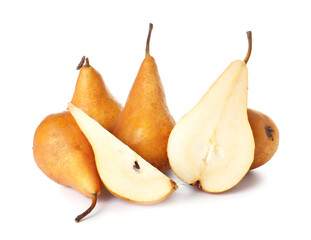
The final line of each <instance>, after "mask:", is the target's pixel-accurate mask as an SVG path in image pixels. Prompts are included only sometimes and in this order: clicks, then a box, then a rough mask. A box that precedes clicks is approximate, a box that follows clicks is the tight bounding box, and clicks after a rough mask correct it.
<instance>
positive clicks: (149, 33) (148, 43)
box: [145, 23, 153, 58]
mask: <svg viewBox="0 0 311 240" xmlns="http://www.w3.org/2000/svg"><path fill="white" fill-rule="evenodd" d="M152 29H153V24H152V23H149V32H148V37H147V44H146V56H145V57H146V58H147V57H150V51H149V45H150V37H151V32H152Z"/></svg>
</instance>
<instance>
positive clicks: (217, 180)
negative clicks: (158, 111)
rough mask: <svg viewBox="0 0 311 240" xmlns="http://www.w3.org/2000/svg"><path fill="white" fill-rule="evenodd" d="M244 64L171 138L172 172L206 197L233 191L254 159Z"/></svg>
mask: <svg viewBox="0 0 311 240" xmlns="http://www.w3.org/2000/svg"><path fill="white" fill-rule="evenodd" d="M248 55H249V54H248ZM248 57H249V56H248ZM246 62H247V61H241V60H237V61H235V62H233V63H231V64H230V65H229V67H228V68H227V69H226V70H225V71H224V73H223V74H222V75H221V76H220V77H219V78H218V79H217V80H216V82H215V83H214V84H213V85H212V86H211V88H210V89H209V90H208V92H207V93H206V94H205V95H204V96H203V97H202V99H201V100H200V101H199V103H197V105H196V106H195V107H194V108H193V109H192V110H191V111H190V112H188V113H187V114H186V115H185V116H184V117H182V118H181V119H180V121H179V122H178V123H177V124H176V126H175V127H174V129H173V130H172V132H171V135H170V137H169V141H168V157H169V163H170V165H171V168H172V170H173V171H174V173H175V174H176V175H177V176H178V177H179V178H180V179H181V180H183V181H184V182H186V183H189V184H195V185H198V186H199V187H200V188H202V189H203V190H205V191H207V192H215V193H217V192H223V191H226V190H228V189H230V188H232V187H233V186H235V185H236V184H237V183H238V182H239V181H240V180H241V179H242V178H243V177H244V176H245V174H246V173H247V172H248V171H249V169H250V166H251V165H252V162H253V160H254V149H255V143H254V137H253V133H252V129H251V127H250V124H249V122H248V117H247V88H248V70H247V67H246Z"/></svg>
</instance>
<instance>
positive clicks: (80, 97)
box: [33, 57, 122, 222]
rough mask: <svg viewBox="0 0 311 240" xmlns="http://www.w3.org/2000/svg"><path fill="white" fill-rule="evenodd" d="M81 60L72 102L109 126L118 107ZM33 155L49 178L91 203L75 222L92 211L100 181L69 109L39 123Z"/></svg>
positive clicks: (84, 141) (114, 117)
mask: <svg viewBox="0 0 311 240" xmlns="http://www.w3.org/2000/svg"><path fill="white" fill-rule="evenodd" d="M84 61H85V57H83V58H82V60H81V62H80V64H79V66H78V69H80V68H81V67H82V68H81V70H80V74H79V77H78V80H77V84H76V90H75V93H74V96H73V100H72V101H74V102H76V104H77V105H79V106H80V107H81V109H83V110H84V111H86V112H89V114H93V116H95V117H94V118H95V119H96V120H97V121H99V122H101V125H102V126H103V127H107V128H110V127H111V125H112V122H113V121H114V120H115V119H116V117H117V115H118V113H119V112H120V109H121V108H122V106H121V105H120V104H119V103H118V102H116V101H115V100H114V98H113V97H112V96H111V94H110V92H109V91H108V89H107V88H106V86H105V84H104V82H103V79H102V77H101V76H100V74H99V73H98V72H97V71H96V70H95V69H94V68H93V67H91V66H90V65H89V61H88V59H86V64H85V66H83V65H84ZM110 113H111V115H110ZM33 155H34V159H35V162H36V164H37V165H38V167H39V168H40V169H41V170H42V172H44V173H45V174H46V175H47V176H48V177H49V178H50V179H52V180H53V181H55V182H57V183H59V184H61V185H64V186H69V187H72V188H74V189H76V190H77V191H79V192H80V193H82V194H83V195H85V196H86V197H88V198H91V199H92V204H91V206H90V207H89V208H88V209H87V210H86V211H85V212H83V213H82V214H80V215H79V216H77V217H76V219H75V220H76V221H77V222H79V221H80V220H81V219H82V218H84V217H85V216H86V215H87V214H89V213H90V212H91V211H92V210H93V208H94V207H95V205H96V201H97V196H98V195H99V194H100V192H101V187H102V182H101V179H100V177H99V175H98V172H97V168H96V164H95V158H94V153H93V149H92V147H91V145H90V144H89V142H88V140H87V138H86V137H85V136H84V134H83V133H82V131H81V130H80V128H79V126H78V125H77V123H76V121H75V120H74V118H73V117H72V115H71V114H70V113H69V111H64V112H60V113H56V114H51V115H49V116H47V117H46V118H45V119H44V120H43V121H42V122H41V123H40V125H39V126H38V127H37V129H36V131H35V135H34V140H33Z"/></svg>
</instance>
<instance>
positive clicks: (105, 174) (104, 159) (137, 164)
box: [69, 103, 177, 203]
mask: <svg viewBox="0 0 311 240" xmlns="http://www.w3.org/2000/svg"><path fill="white" fill-rule="evenodd" d="M69 111H70V112H71V114H72V115H73V117H74V118H75V120H76V122H77V123H78V125H79V127H80V129H81V130H82V132H83V133H84V135H85V136H86V137H87V139H88V140H89V142H90V144H91V145H92V148H93V151H94V154H95V161H96V166H97V170H98V173H99V175H100V177H101V180H102V182H103V183H104V185H105V186H106V188H107V189H108V190H109V191H110V192H111V193H113V194H114V195H116V196H117V197H120V198H122V199H125V200H128V201H132V202H137V203H154V202H159V201H161V200H163V199H165V198H166V197H168V196H169V195H170V194H171V193H172V192H173V191H174V190H175V189H176V188H177V185H176V184H175V182H174V181H172V180H171V179H169V178H168V177H167V176H165V175H164V174H163V173H162V172H160V171H159V170H158V169H156V168H155V167H153V166H152V165H151V164H149V163H148V162H147V161H145V160H144V159H143V158H142V157H141V156H139V155H138V154H137V153H135V152H134V151H133V150H132V149H130V148H129V147H128V146H127V145H125V144H124V143H122V142H121V141H120V140H119V139H117V138H116V137H115V136H114V135H112V134H111V133H110V132H109V131H107V130H106V129H105V128H103V127H102V126H101V125H100V124H99V123H98V122H97V121H95V120H94V119H92V118H91V117H90V116H88V115H87V114H86V113H85V112H83V111H82V110H80V109H79V108H77V107H75V106H74V105H73V104H71V103H69Z"/></svg>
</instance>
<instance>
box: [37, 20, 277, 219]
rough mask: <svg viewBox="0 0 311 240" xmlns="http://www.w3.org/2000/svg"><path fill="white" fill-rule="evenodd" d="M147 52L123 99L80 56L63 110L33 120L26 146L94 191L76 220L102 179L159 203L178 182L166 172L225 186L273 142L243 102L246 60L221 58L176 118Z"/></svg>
mask: <svg viewBox="0 0 311 240" xmlns="http://www.w3.org/2000/svg"><path fill="white" fill-rule="evenodd" d="M151 31H152V24H150V27H149V34H148V38H147V44H146V56H145V59H144V61H143V62H142V64H141V66H140V69H139V72H138V74H137V77H136V79H135V82H134V84H133V86H132V89H131V91H130V93H129V96H128V99H127V102H126V104H125V106H124V108H123V107H122V105H121V104H120V103H118V102H117V101H116V100H115V99H114V97H113V96H112V94H111V93H110V92H109V90H108V89H107V87H106V85H105V83H104V81H103V79H102V77H101V75H100V74H99V73H98V72H97V71H96V70H95V69H94V68H93V67H92V66H91V65H90V63H89V59H88V58H85V57H83V58H82V60H81V62H80V63H79V65H78V67H77V69H78V70H80V73H79V77H78V80H77V83H76V87H75V91H74V94H73V98H72V100H71V102H70V103H69V105H68V110H69V111H68V110H66V111H63V112H61V113H57V114H51V115H49V116H47V117H46V118H45V119H44V120H43V121H42V122H41V123H40V125H39V126H38V128H37V129H36V132H35V136H34V141H33V154H34V159H35V161H36V163H37V165H38V167H39V168H40V169H41V170H42V171H43V172H44V173H45V174H46V175H47V176H48V177H49V178H51V179H52V180H54V181H55V182H57V183H59V184H62V185H65V186H70V187H72V188H74V189H76V190H77V191H79V192H81V193H82V194H83V195H85V196H86V197H89V198H91V199H92V204H91V206H90V207H89V208H88V209H87V210H86V211H85V212H84V213H82V214H81V215H79V216H78V217H77V218H76V221H77V222H79V221H80V220H81V219H82V218H83V217H85V216H86V215H87V214H89V213H90V212H91V211H92V209H93V208H94V207H95V205H96V201H97V197H98V195H99V194H100V192H101V188H102V184H104V185H105V187H106V188H107V189H108V190H109V191H110V192H111V193H113V194H114V195H116V196H118V197H120V198H123V199H125V200H128V201H133V202H138V203H154V202H159V201H161V200H163V199H165V198H166V197H167V196H169V195H170V194H171V193H172V192H174V190H176V189H177V188H178V186H177V184H176V183H175V182H174V181H173V180H171V179H169V178H168V177H167V176H166V175H165V172H166V171H167V170H168V169H169V168H171V169H172V170H173V172H174V173H175V174H176V176H177V177H179V178H180V179H181V180H183V181H184V182H185V183H189V184H191V185H196V186H198V187H199V188H201V189H203V190H204V191H207V192H217V193H218V192H223V191H226V190H228V189H230V188H232V187H234V186H235V185H236V184H238V183H239V181H240V180H241V179H242V178H243V177H244V176H245V174H246V173H247V172H248V171H249V170H250V169H254V168H257V167H259V166H261V165H263V164H265V163H266V162H267V161H268V160H269V159H271V157H272V156H273V155H274V153H275V152H276V150H277V147H278V143H279V132H278V129H277V127H276V125H275V123H274V122H273V121H272V120H271V119H270V118H269V117H268V116H266V115H264V114H262V113H260V112H258V111H254V110H252V109H248V108H247V87H248V70H247V67H246V64H247V62H248V60H249V57H250V55H251V50H252V36H251V32H247V36H248V42H249V49H248V52H247V55H246V57H245V59H244V61H241V60H237V61H234V62H233V63H231V64H230V65H229V67H228V68H227V69H226V70H225V71H224V72H223V74H222V75H221V76H220V77H219V78H218V79H217V80H216V81H215V83H214V84H213V85H212V86H211V88H210V89H209V90H208V91H207V93H206V94H205V95H204V96H203V97H202V99H201V100H200V101H199V102H198V103H197V104H196V105H195V106H194V107H193V109H191V110H190V111H189V112H188V113H187V114H186V115H184V116H183V117H182V118H181V119H180V120H179V121H178V122H177V124H175V121H174V119H173V117H172V116H171V114H170V112H169V110H168V107H167V104H166V100H165V94H164V90H163V86H162V83H161V79H160V77H159V73H158V69H157V65H156V62H155V60H154V58H153V57H151V56H150V52H149V42H150V36H151Z"/></svg>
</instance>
